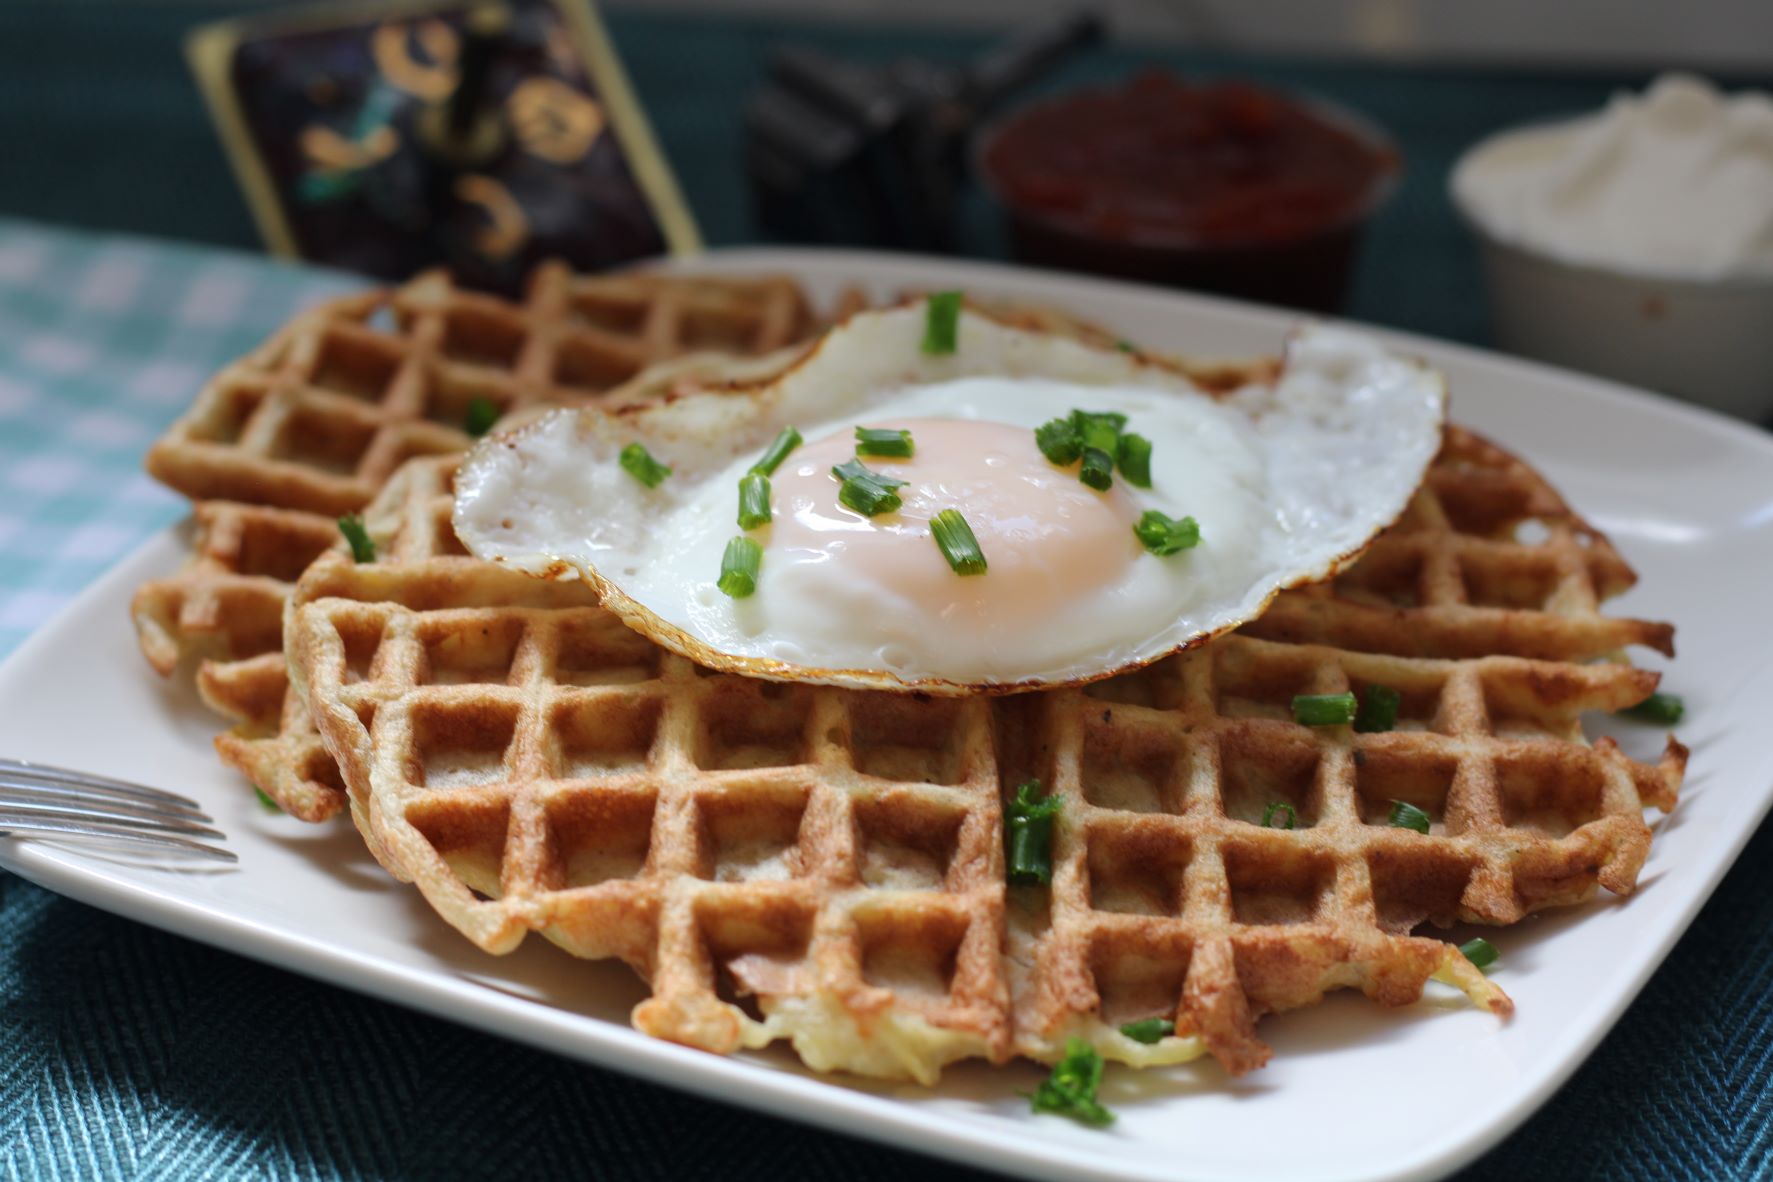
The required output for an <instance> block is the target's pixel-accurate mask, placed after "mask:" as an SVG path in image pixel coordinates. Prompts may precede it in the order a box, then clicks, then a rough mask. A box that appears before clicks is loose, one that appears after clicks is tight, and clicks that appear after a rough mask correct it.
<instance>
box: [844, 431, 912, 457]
mask: <svg viewBox="0 0 1773 1182" xmlns="http://www.w3.org/2000/svg"><path fill="white" fill-rule="evenodd" d="M914 450H915V446H914V445H913V444H912V442H911V432H909V431H905V430H896V429H891V428H886V427H857V428H856V454H857V455H859V456H896V457H898V458H899V459H909V458H910V457H911V453H912V451H914Z"/></svg>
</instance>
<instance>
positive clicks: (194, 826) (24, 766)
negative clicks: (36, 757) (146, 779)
mask: <svg viewBox="0 0 1773 1182" xmlns="http://www.w3.org/2000/svg"><path fill="white" fill-rule="evenodd" d="M209 826H210V819H209V817H208V815H206V814H205V813H204V812H203V810H202V809H201V808H199V807H198V805H197V802H196V801H194V800H190V799H187V798H186V797H183V796H178V795H176V794H174V793H171V792H164V791H162V790H160V789H159V788H148V787H145V786H144V785H141V784H131V783H129V782H128V781H127V780H113V779H111V778H110V777H108V776H95V775H92V774H91V773H90V772H77V771H73V770H72V769H69V768H60V767H50V766H48V765H47V764H41V763H30V762H28V761H26V760H23V759H0V833H18V834H42V835H44V836H46V837H52V838H53V837H62V838H70V837H72V838H98V839H103V840H105V841H110V842H121V843H124V844H126V845H131V846H141V847H143V848H145V849H151V850H157V851H160V852H164V853H174V854H182V855H187V856H191V857H198V858H211V859H214V860H216V861H220V862H238V861H239V860H240V859H239V858H237V857H235V855H234V854H232V853H231V852H229V851H228V850H226V849H223V848H222V847H221V846H219V845H210V844H206V843H205V842H204V841H203V840H200V839H204V838H207V839H210V840H211V841H222V840H225V838H224V836H223V834H222V833H221V832H220V831H218V830H216V829H212V828H210V827H209Z"/></svg>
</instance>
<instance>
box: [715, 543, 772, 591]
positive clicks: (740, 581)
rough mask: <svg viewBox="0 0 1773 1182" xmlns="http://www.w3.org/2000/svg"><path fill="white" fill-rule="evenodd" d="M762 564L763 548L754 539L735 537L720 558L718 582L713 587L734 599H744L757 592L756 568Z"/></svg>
mask: <svg viewBox="0 0 1773 1182" xmlns="http://www.w3.org/2000/svg"><path fill="white" fill-rule="evenodd" d="M762 564H763V547H762V546H759V545H758V544H757V542H756V540H755V539H752V538H747V537H744V536H740V537H736V538H734V539H733V540H732V541H730V542H728V543H727V544H726V553H725V554H722V555H721V556H720V581H719V582H717V583H715V586H717V587H719V588H720V589H721V591H723V592H724V593H726V594H727V595H729V596H731V597H732V598H734V599H744V598H745V597H746V596H747V595H750V594H751V593H752V592H753V591H755V590H757V568H758V567H759V566H761V565H762Z"/></svg>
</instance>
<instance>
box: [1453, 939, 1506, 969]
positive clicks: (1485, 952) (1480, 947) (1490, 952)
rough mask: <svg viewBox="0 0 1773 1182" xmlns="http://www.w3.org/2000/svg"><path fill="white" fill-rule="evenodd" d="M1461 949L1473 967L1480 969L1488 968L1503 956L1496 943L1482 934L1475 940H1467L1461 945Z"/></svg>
mask: <svg viewBox="0 0 1773 1182" xmlns="http://www.w3.org/2000/svg"><path fill="white" fill-rule="evenodd" d="M1459 951H1460V953H1461V954H1462V955H1463V956H1464V957H1465V959H1466V960H1469V961H1470V962H1471V963H1472V967H1473V968H1476V969H1479V970H1485V969H1488V968H1489V967H1490V966H1491V965H1493V964H1495V963H1496V961H1497V960H1498V959H1499V958H1500V957H1501V956H1502V954H1501V953H1500V952H1498V951H1496V945H1494V944H1492V943H1490V942H1489V941H1488V940H1486V939H1484V938H1483V937H1482V936H1479V937H1478V938H1477V939H1475V940H1467V941H1466V942H1465V943H1463V944H1461V945H1459Z"/></svg>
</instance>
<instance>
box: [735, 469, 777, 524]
mask: <svg viewBox="0 0 1773 1182" xmlns="http://www.w3.org/2000/svg"><path fill="white" fill-rule="evenodd" d="M769 522H770V478H769V477H767V476H765V475H764V474H763V473H762V472H747V473H745V475H743V476H741V477H739V528H740V529H756V528H757V527H758V526H760V525H768V524H769Z"/></svg>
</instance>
